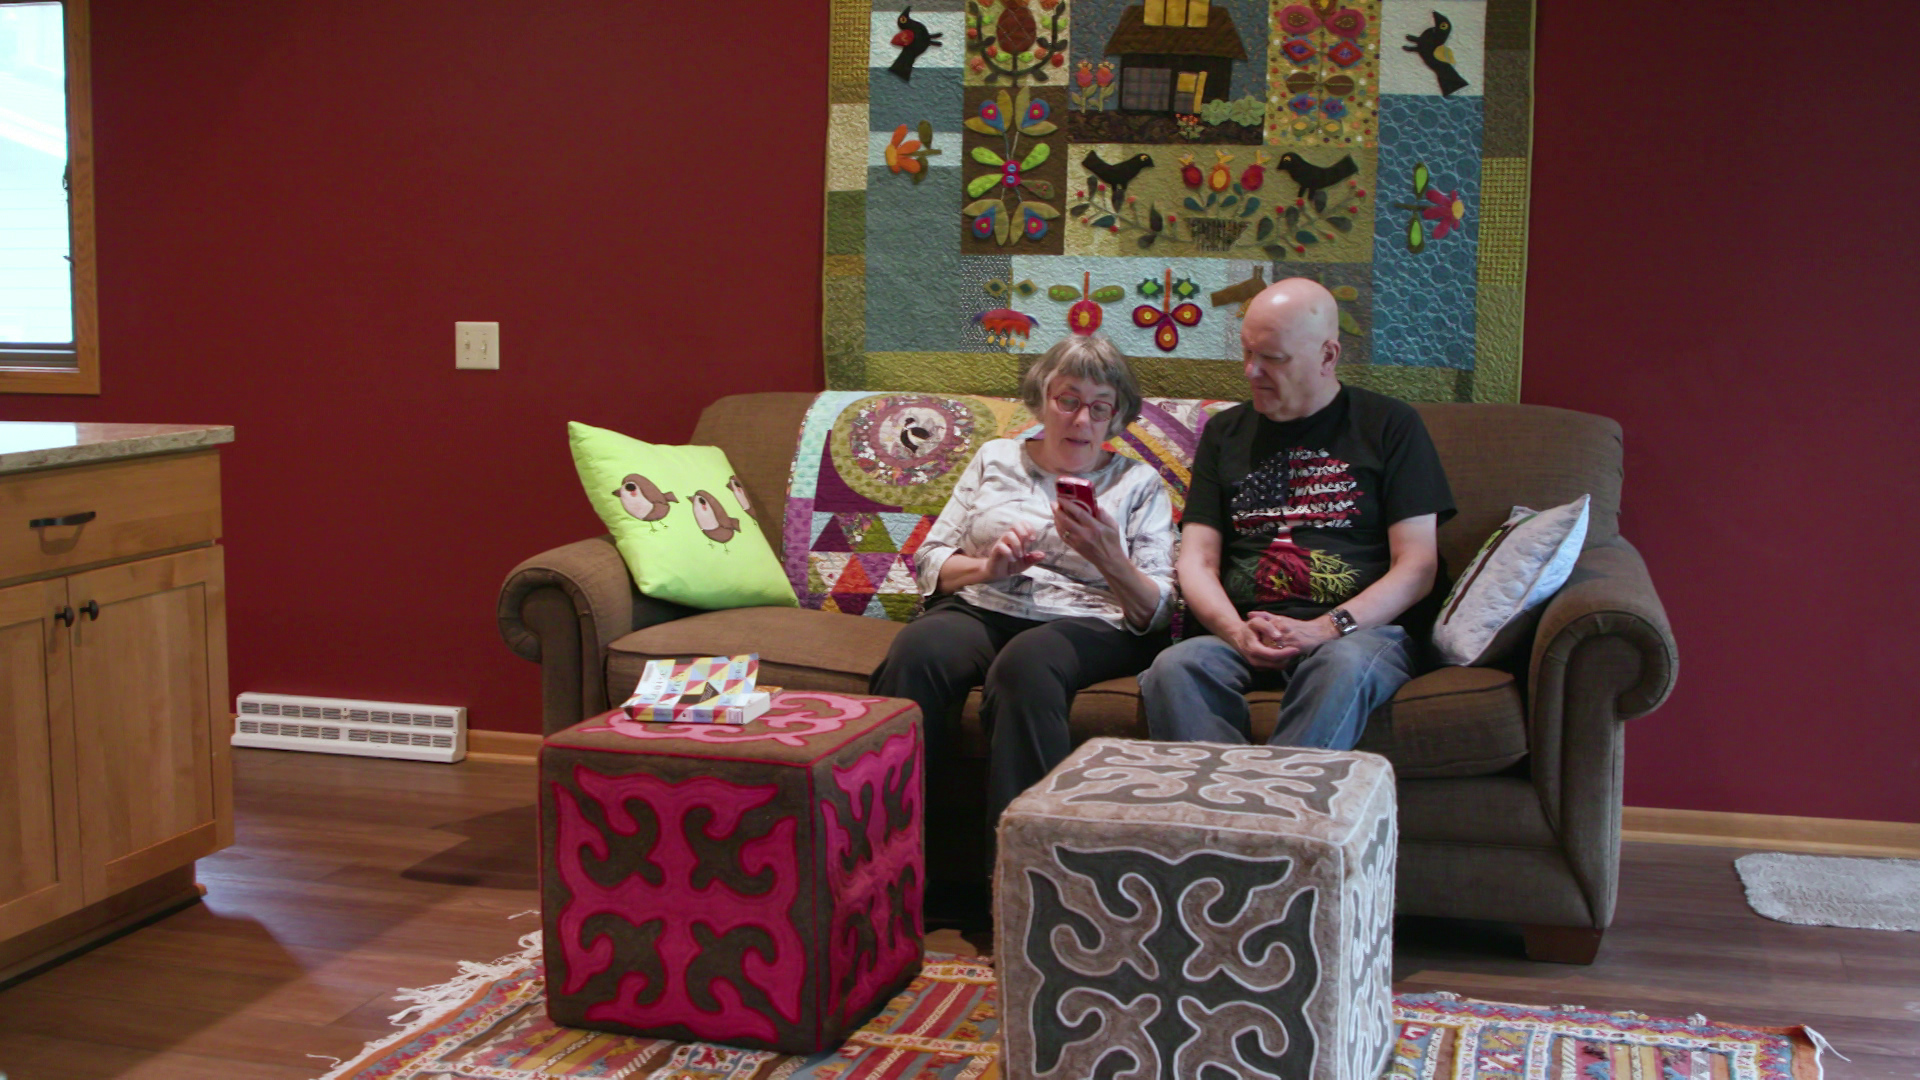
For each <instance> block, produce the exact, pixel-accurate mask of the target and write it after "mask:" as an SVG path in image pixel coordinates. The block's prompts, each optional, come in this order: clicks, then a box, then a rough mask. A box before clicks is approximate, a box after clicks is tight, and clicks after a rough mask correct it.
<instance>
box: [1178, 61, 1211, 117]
mask: <svg viewBox="0 0 1920 1080" xmlns="http://www.w3.org/2000/svg"><path fill="white" fill-rule="evenodd" d="M1206 93H1207V73H1206V72H1204V71H1183V72H1181V73H1180V79H1179V81H1178V82H1177V83H1176V84H1175V89H1174V92H1173V111H1174V112H1177V113H1185V114H1187V115H1189V116H1191V115H1194V114H1196V113H1198V112H1199V111H1200V103H1201V102H1203V101H1205V100H1206Z"/></svg>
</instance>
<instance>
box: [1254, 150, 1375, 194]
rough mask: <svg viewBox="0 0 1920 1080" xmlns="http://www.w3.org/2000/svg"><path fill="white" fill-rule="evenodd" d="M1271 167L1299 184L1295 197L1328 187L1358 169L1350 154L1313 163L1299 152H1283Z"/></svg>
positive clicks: (1356, 171) (1351, 174)
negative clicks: (1319, 163)
mask: <svg viewBox="0 0 1920 1080" xmlns="http://www.w3.org/2000/svg"><path fill="white" fill-rule="evenodd" d="M1273 167H1274V168H1276V169H1278V170H1280V171H1281V172H1283V173H1286V174H1287V175H1288V176H1290V177H1292V178H1293V182H1294V183H1295V184H1297V185H1299V188H1300V190H1299V191H1297V192H1295V193H1294V197H1295V198H1300V197H1303V196H1305V195H1307V194H1308V193H1310V192H1315V191H1319V190H1320V189H1322V188H1330V187H1332V186H1333V185H1335V184H1337V183H1339V182H1340V181H1342V180H1345V179H1346V178H1348V177H1350V176H1353V175H1354V174H1355V173H1358V172H1359V171H1360V166H1359V165H1358V164H1356V163H1355V162H1354V160H1353V155H1352V154H1348V155H1347V156H1346V157H1343V158H1341V159H1340V160H1339V161H1336V162H1334V163H1333V164H1331V165H1315V164H1314V163H1313V162H1311V161H1308V160H1307V159H1306V158H1303V157H1301V156H1300V155H1299V154H1295V153H1285V154H1281V155H1280V160H1278V161H1276V162H1274V163H1273Z"/></svg>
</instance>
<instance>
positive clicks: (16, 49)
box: [0, 0, 100, 394]
mask: <svg viewBox="0 0 1920 1080" xmlns="http://www.w3.org/2000/svg"><path fill="white" fill-rule="evenodd" d="M91 112H92V110H91V105H90V94H89V85H88V58H87V4H86V0H64V2H62V0H37V2H33V3H0V391H14V392H26V393H65V394H95V393H99V391H100V367H99V346H98V342H97V340H96V333H95V322H94V266H93V146H92V138H91V130H92V123H91Z"/></svg>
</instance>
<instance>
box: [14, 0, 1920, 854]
mask: <svg viewBox="0 0 1920 1080" xmlns="http://www.w3.org/2000/svg"><path fill="white" fill-rule="evenodd" d="M94 4H95V10H94V93H95V127H96V145H97V154H98V160H99V181H98V219H99V230H100V244H99V252H100V274H101V288H100V311H101V324H102V331H101V338H102V353H103V357H104V361H103V362H104V372H105V392H104V393H103V394H102V395H101V396H100V397H99V398H97V399H82V398H29V397H19V396H8V397H0V417H4V418H7V419H79V420H123V421H195V422H219V423H230V424H234V425H236V426H237V427H238V429H239V442H238V443H237V444H235V445H234V446H233V447H231V448H230V449H229V450H228V451H227V453H226V457H225V461H226V476H227V481H226V498H227V543H228V559H229V561H228V580H229V589H230V618H231V625H232V641H231V652H232V684H233V687H234V689H235V690H236V691H237V690H247V689H254V690H277V691H286V692H305V693H319V694H331V695H341V696H352V697H380V698H392V699H398V700H414V701H424V702H438V703H454V704H465V705H467V706H469V707H470V708H471V710H472V719H473V722H474V724H475V725H476V726H479V727H483V728H495V729H505V730H515V731H533V730H536V729H537V727H538V723H539V718H538V710H539V703H538V688H537V677H536V672H535V669H534V668H533V666H532V665H529V664H526V663H524V662H522V661H519V660H517V659H515V658H513V657H512V656H511V655H510V654H508V653H507V651H506V649H505V647H504V646H503V645H502V644H501V643H500V640H499V637H498V634H497V632H496V630H495V627H494V621H493V602H494V596H495V590H496V588H497V586H498V584H499V582H500V579H501V577H502V576H503V575H504V574H505V572H506V571H507V569H508V568H510V567H511V566H512V565H513V564H514V563H515V562H517V561H518V560H520V559H521V558H523V557H525V556H527V555H530V554H533V553H535V552H537V551H540V550H542V549H543V548H545V547H548V546H551V545H554V544H557V543H563V542H566V541H569V540H573V539H577V538H579V537H582V536H587V535H591V534H592V533H593V532H595V531H597V529H598V525H597V522H596V521H595V519H594V517H593V515H592V513H591V511H590V510H589V509H588V507H587V504H586V501H585V500H584V499H583V498H582V497H581V496H580V492H579V488H578V485H577V482H576V481H575V479H574V476H573V470H572V466H571V463H570V461H569V459H568V457H567V451H566V444H565V440H564V433H563V430H562V425H563V424H564V422H565V421H567V420H568V419H581V420H586V421H589V422H595V423H600V424H605V425H608V426H612V427H617V428H620V429H622V430H626V431H629V432H632V433H634V434H636V435H639V436H641V437H644V438H648V439H653V440H657V441H667V442H672V441H678V440H681V439H684V438H685V437H686V436H687V435H688V434H689V432H690V431H691V430H692V426H693V420H694V417H695V415H696V414H697V413H698V411H699V409H700V407H701V406H703V405H705V404H706V403H707V402H710V401H712V400H713V399H714V398H716V397H719V396H721V395H722V394H727V393H733V392H737V391H744V390H756V389H789V390H807V389H817V388H818V387H819V385H820V365H819V361H820V357H819V345H818V339H819V302H818V298H817V297H818V289H817V284H816V282H817V280H818V260H819V254H820V241H819V215H820V202H821V186H822V181H821V179H820V177H821V176H822V175H823V169H824V153H825V151H824V138H823V134H824V132H825V129H826V106H825V93H824V87H825V78H826V70H825V68H826V49H827V40H826V38H827V11H826V4H825V3H824V2H823V0H804V2H800V3H778V4H776V3H766V2H763V0H754V2H751V3H738V4H732V5H726V6H724V7H720V6H714V5H702V4H685V5H673V4H640V3H634V2H632V0H618V2H611V0H600V2H594V3H579V4H569V5H543V4H529V3H525V2H516V3H504V2H500V0H462V2H459V3H454V2H451V0H409V2H408V3H405V4H396V3H389V2H375V0H359V2H335V3H329V4H318V3H309V4H302V5H298V6H294V5H285V4H259V3H237V2H224V3H212V2H207V0H198V2H193V3H189V2H187V0H165V2H160V0H94ZM1542 7H1543V9H1544V10H1543V11H1542V14H1541V20H1540V40H1539V67H1538V72H1539V73H1538V77H1537V83H1538V91H1539V110H1538V123H1537V134H1536V149H1537V151H1538V155H1537V158H1536V164H1535V171H1534V211H1533V237H1532V270H1531V276H1530V281H1529V290H1530V291H1529V297H1528V300H1529V311H1528V323H1527V331H1528V333H1527V350H1528V352H1527V363H1526V371H1525V387H1526V389H1525V394H1526V398H1527V400H1529V401H1534V402H1541V403H1547V404H1554V405H1563V406H1567V407H1570V408H1577V409H1585V410H1589V411H1593V412H1600V413H1605V414H1607V415H1610V416H1613V417H1616V418H1618V419H1619V420H1620V421H1621V422H1622V423H1623V424H1624V425H1625V426H1626V430H1627V433H1628V488H1627V513H1626V519H1625V527H1626V529H1627V531H1628V534H1629V535H1630V536H1631V537H1632V538H1633V539H1634V540H1635V541H1636V542H1638V543H1639V544H1640V545H1641V547H1642V549H1643V550H1644V551H1645V552H1646V554H1647V557H1648V560H1649V561H1650V563H1651V564H1652V566H1653V569H1654V573H1655V576H1656V579H1657V581H1658V582H1659V584H1660V587H1661V589H1662V592H1663V595H1664V597H1665V599H1666V601H1667V603H1668V607H1669V610H1670V611H1671V613H1672V615H1673V620H1674V625H1675V628H1676V630H1677V632H1678V634H1679V636H1680V641H1681V649H1682V655H1683V662H1682V675H1681V682H1680V690H1679V692H1678V694H1677V695H1676V696H1675V698H1674V700H1673V702H1672V703H1671V704H1669V705H1668V706H1667V707H1666V708H1665V709H1663V710H1662V711H1661V712H1659V713H1657V714H1656V715H1654V716H1653V717H1651V718H1648V719H1646V720H1643V721H1640V722H1638V723H1636V724H1635V725H1634V726H1633V730H1632V731H1631V732H1630V736H1629V745H1630V747H1631V756H1630V760H1629V765H1628V769H1627V777H1628V801H1629V802H1630V803H1633V804H1636V805H1647V806H1667V807H1686V808H1700V809H1718V810H1744V811H1753V812H1762V813H1783V814H1806V815H1818V816H1834V817H1860V818H1871V819H1883V820H1903V821H1913V820H1920V797H1916V796H1915V795H1914V794H1913V793H1914V791H1915V790H1916V781H1920V735H1916V723H1917V722H1920V716H1917V715H1916V710H1915V707H1914V706H1913V705H1912V704H1911V701H1912V697H1911V695H1910V693H1909V682H1908V680H1905V679H1903V678H1902V677H1901V674H1900V673H1899V671H1898V670H1896V663H1897V662H1898V661H1897V660H1896V658H1898V659H1899V660H1904V659H1905V658H1906V657H1907V656H1908V655H1909V654H1911V653H1914V652H1916V651H1920V635H1917V634H1916V633H1915V631H1914V630H1913V629H1912V626H1913V622H1912V612H1911V610H1910V609H1911V608H1913V607H1914V604H1913V600H1914V598H1915V596H1916V593H1920V589H1916V583H1917V578H1920V575H1916V572H1915V571H1914V570H1913V569H1912V567H1911V563H1910V560H1908V559H1907V558H1906V556H1905V554H1904V549H1905V548H1907V547H1910V546H1911V538H1912V536H1913V535H1914V531H1915V530H1914V526H1915V524H1916V523H1915V521H1914V516H1915V511H1914V508H1913V501H1912V492H1913V491H1914V489H1915V484H1914V482H1913V474H1914V469H1913V466H1914V465H1915V460H1914V459H1915V455H1914V453H1913V451H1912V449H1911V447H1912V445H1913V442H1912V435H1911V428H1912V424H1913V414H1914V409H1913V407H1912V405H1911V404H1910V402H1911V399H1912V395H1913V392H1914V390H1915V378H1914V376H1913V375H1912V374H1911V371H1912V368H1911V366H1910V365H1911V364H1912V363H1913V357H1912V342H1914V341H1915V340H1916V339H1920V326H1916V317H1915V314H1914V312H1915V307H1916V305H1915V304H1914V303H1913V302H1912V301H1911V300H1909V299H1908V298H1907V297H1906V296H1905V294H1906V293H1908V292H1910V291H1912V287H1913V286H1914V285H1915V283H1916V281H1915V279H1916V273H1915V269H1914V265H1915V257H1914V255H1913V254H1912V247H1911V242H1910V240H1909V239H1908V238H1907V237H1906V235H1905V230H1904V226H1903V222H1905V221H1906V220H1907V219H1908V218H1910V217H1911V216H1912V215H1911V214H1909V213H1908V212H1907V211H1906V210H1904V209H1901V208H1900V206H1901V200H1902V199H1904V198H1906V196H1905V195H1903V194H1902V193H1903V192H1906V191H1907V190H1908V189H1909V188H1910V187H1912V186H1913V183H1914V177H1915V176H1920V168H1916V166H1920V154H1917V153H1916V152H1915V150H1914V149H1913V142H1912V140H1911V138H1910V135H1911V132H1912V128H1913V112H1912V108H1911V104H1910V95H1911V92H1912V85H1911V84H1912V80H1911V79H1910V78H1902V77H1901V76H1900V75H1898V74H1896V73H1898V72H1902V71H1904V70H1906V56H1905V53H1904V52H1903V51H1902V50H1903V49H1904V46H1903V45H1902V42H1904V41H1907V40H1911V39H1913V38H1915V37H1916V36H1920V17H1917V16H1920V5H1910V4H1909V3H1908V2H1907V0H1879V2H1878V3H1872V4H1867V5H1864V9H1863V8H1861V7H1856V8H1852V9H1849V13H1848V15H1847V16H1846V19H1847V21H1848V23H1849V25H1854V26H1861V27H1867V28H1871V29H1870V32H1863V33H1849V34H1845V35H1841V36H1835V35H1834V34H1833V33H1830V32H1827V31H1820V32H1818V33H1817V34H1815V38H1816V39H1817V40H1819V41H1827V42H1830V43H1831V44H1830V45H1829V48H1832V49H1836V50H1837V49H1840V48H1841V43H1842V39H1843V38H1844V50H1843V51H1844V53H1845V55H1844V56H1843V55H1839V54H1838V53H1836V54H1834V55H1831V56H1828V55H1826V54H1821V55H1819V56H1803V55H1801V54H1800V53H1799V52H1798V50H1799V49H1800V48H1801V45H1790V44H1789V43H1791V42H1796V41H1797V42H1802V43H1803V44H1804V42H1805V41H1807V40H1811V39H1806V38H1803V36H1802V35H1804V34H1807V33H1814V32H1813V31H1805V30H1790V29H1789V28H1790V27H1792V26H1795V25H1798V22H1799V21H1800V20H1802V19H1804V18H1825V16H1814V15H1808V14H1807V13H1806V11H1804V10H1802V8H1801V7H1799V6H1789V5H1786V4H1758V5H1756V4H1755V3H1753V2H1752V0H1740V2H1732V0H1723V2H1721V3H1717V4H1705V5H1694V6H1691V7H1688V8H1686V10H1685V12H1684V13H1683V14H1682V13H1677V12H1676V9H1674V8H1673V7H1672V6H1671V4H1670V3H1664V2H1662V3H1655V2H1652V0H1615V2H1614V3H1610V4H1605V5H1592V4H1576V3H1572V2H1570V0H1542ZM549 8H552V9H556V10H547V9H549ZM563 8H564V9H565V10H558V9H563ZM1676 22H1684V23H1685V25H1684V26H1679V25H1675V24H1676ZM1836 65H1837V70H1838V69H1843V70H1844V72H1845V75H1844V78H1840V77H1838V76H1835V77H1834V78H1828V77H1827V76H1826V75H1823V74H1820V73H1822V72H1826V71H1827V69H1828V68H1829V67H1835V66H1836ZM1795 72H1800V73H1801V75H1795V74H1794V73H1795ZM459 319H483V320H498V321H499V322H500V323H501V324H502V328H501V352H502V356H503V358H504V363H505V366H504V369H503V370H502V371H500V372H456V371H454V370H453V364H452V357H451V353H452V337H453V333H452V326H451V324H452V323H453V322H454V321H455V320H459Z"/></svg>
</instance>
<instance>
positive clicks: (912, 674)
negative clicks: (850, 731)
mask: <svg viewBox="0 0 1920 1080" xmlns="http://www.w3.org/2000/svg"><path fill="white" fill-rule="evenodd" d="M1020 391H1021V397H1022V398H1023V399H1024V400H1025V402H1026V405H1027V408H1028V409H1029V410H1031V411H1032V413H1033V415H1034V416H1035V417H1037V418H1038V419H1039V421H1040V434H1039V435H1037V436H1033V437H1030V438H1025V439H994V440H992V441H990V442H988V443H986V444H985V445H984V446H982V447H981V448H980V451H979V453H978V454H976V455H975V456H974V459H973V461H972V463H971V464H969V465H968V466H967V470H966V472H965V473H964V474H963V475H962V476H961V477H960V480H959V483H958V484H957V485H956V486H955V487H954V490H953V496H952V498H951V499H949V500H948V501H947V505H946V508H945V509H944V510H943V511H941V514H940V517H939V520H938V521H936V522H935V523H934V525H933V528H932V529H931V530H930V531H929V532H928V533H927V536H926V539H925V540H924V541H923V542H922V543H921V545H920V549H919V552H918V554H917V556H916V558H915V563H916V574H917V576H918V578H919V584H920V591H921V593H922V595H924V596H926V597H928V601H929V602H928V604H927V609H926V612H925V613H924V614H922V615H921V616H920V617H919V618H917V619H915V620H914V621H913V622H912V623H910V624H908V626H907V627H906V628H905V629H904V630H902V631H901V632H900V635H899V636H898V637H896V638H894V640H893V647H892V649H890V650H889V651H888V653H887V658H886V660H884V661H882V662H881V664H880V667H879V668H878V669H876V670H875V671H874V673H873V679H872V684H871V685H872V689H873V692H874V693H876V694H885V695H887V696H888V697H902V698H907V699H909V700H912V701H914V702H916V703H918V704H919V706H920V711H921V713H922V715H923V716H924V717H925V721H924V722H925V725H926V726H925V731H926V737H927V756H926V760H927V762H928V765H929V767H930V771H931V772H934V773H936V774H937V772H938V770H940V769H941V768H942V767H943V765H944V763H946V762H949V761H951V760H953V757H954V755H955V754H956V753H957V752H958V750H959V739H958V727H959V713H960V707H961V706H962V705H964V704H965V702H966V700H967V694H968V692H969V691H971V690H972V688H973V687H976V686H978V687H980V688H981V704H980V714H981V717H980V718H981V721H982V723H983V724H984V725H985V726H986V728H987V730H988V731H989V732H991V738H992V753H991V758H990V763H989V777H988V785H987V788H988V790H987V809H988V824H989V826H991V825H993V824H995V823H997V822H998V821H999V819H1000V812H1001V811H1003V810H1005V809H1006V807H1007V804H1008V803H1010V802H1012V801H1013V800H1014V798H1015V797H1016V796H1018V795H1019V794H1020V793H1021V792H1022V791H1025V790H1026V789H1027V788H1028V787H1029V786H1030V785H1032V784H1034V783H1037V782H1038V781H1039V780H1040V779H1041V778H1042V777H1044V776H1046V775H1047V773H1048V772H1049V771H1050V770H1052V768H1053V767H1054V766H1055V765H1057V764H1059V763H1060V761H1061V760H1062V759H1063V758H1065V757H1066V756H1067V753H1068V751H1069V750H1071V749H1072V747H1071V745H1070V743H1069V741H1068V737H1067V713H1068V710H1069V709H1071V708H1072V705H1073V698H1074V695H1075V694H1076V693H1078V692H1079V691H1080V690H1081V689H1083V688H1084V687H1087V686H1090V685H1092V684H1094V683H1097V682H1101V681H1103V680H1106V679H1114V678H1120V677H1122V676H1130V675H1135V674H1137V673H1139V672H1140V671H1142V670H1143V669H1145V668H1146V667H1147V666H1148V665H1149V664H1151V663H1152V662H1153V658H1154V655H1155V654H1156V653H1158V652H1159V651H1160V650H1161V649H1162V648H1164V647H1166V645H1167V631H1166V626H1167V616H1168V612H1169V608H1170V605H1171V602H1172V596H1173V537H1174V531H1173V509H1172V505H1171V504H1170V503H1169V502H1168V499H1167V490H1166V485H1165V484H1164V483H1162V482H1161V479H1160V476H1159V474H1158V473H1157V472H1155V471H1154V470H1153V469H1151V468H1149V467H1148V466H1146V465H1143V464H1141V463H1140V462H1137V461H1135V460H1133V459H1131V458H1127V457H1122V456H1121V455H1119V454H1116V453H1114V452H1112V451H1110V450H1107V449H1105V448H1104V445H1103V444H1104V443H1106V441H1107V440H1108V439H1111V438H1113V437H1115V436H1117V435H1119V434H1120V432H1121V431H1123V430H1124V429H1125V428H1126V426H1127V425H1128V424H1130V423H1132V422H1133V420H1134V418H1135V417H1137V416H1138V415H1139V414H1140V390H1139V388H1138V386H1137V385H1136V384H1135V383H1134V381H1133V373H1132V372H1131V371H1130V370H1129V369H1128V368H1127V361H1126V358H1125V357H1123V356H1121V355H1120V353H1119V351H1118V350H1116V349H1115V348H1114V347H1113V345H1112V344H1111V343H1110V342H1108V341H1107V340H1106V339H1105V338H1102V337H1094V336H1085V337H1083V336H1078V335H1075V336H1072V337H1069V338H1067V339H1066V340H1063V341H1061V342H1059V343H1058V344H1056V345H1054V346H1053V347H1052V348H1050V349H1048V350H1047V351H1046V352H1045V353H1044V354H1042V355H1041V357H1040V358H1039V359H1038V360H1036V361H1034V363H1033V366H1032V367H1030V368H1029V369H1028V370H1027V373H1026V375H1025V377H1024V378H1023V379H1022V380H1021V386H1020ZM1063 476H1077V477H1081V478H1083V479H1085V480H1087V481H1088V482H1090V483H1091V484H1092V485H1093V490H1094V495H1095V501H1096V502H1097V504H1098V506H1099V513H1098V514H1097V515H1096V514H1093V513H1089V512H1087V511H1086V510H1085V509H1083V508H1082V507H1081V506H1080V505H1079V504H1078V503H1076V502H1074V501H1073V500H1070V499H1060V498H1059V497H1058V496H1057V495H1056V493H1055V483H1056V481H1058V479H1059V478H1060V477H1063ZM930 779H931V777H930Z"/></svg>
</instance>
